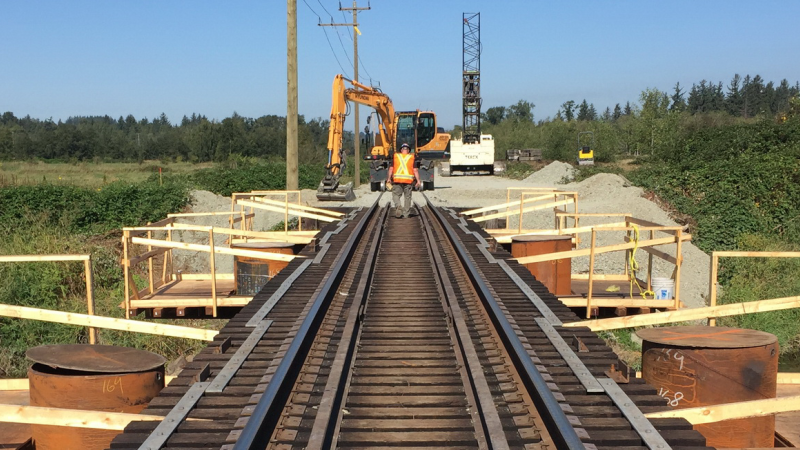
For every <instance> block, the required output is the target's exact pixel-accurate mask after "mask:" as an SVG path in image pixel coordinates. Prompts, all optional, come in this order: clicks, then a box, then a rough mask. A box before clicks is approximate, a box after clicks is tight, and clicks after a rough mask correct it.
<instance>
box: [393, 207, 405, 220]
mask: <svg viewBox="0 0 800 450" xmlns="http://www.w3.org/2000/svg"><path fill="white" fill-rule="evenodd" d="M402 215H403V211H402V210H401V209H400V207H397V208H395V209H394V218H395V219H399V218H400V217H401V216H402Z"/></svg>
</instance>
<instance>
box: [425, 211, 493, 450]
mask: <svg viewBox="0 0 800 450" xmlns="http://www.w3.org/2000/svg"><path fill="white" fill-rule="evenodd" d="M419 209H420V210H422V208H419ZM428 215H430V212H428V213H427V214H425V213H424V212H423V211H420V218H421V219H422V223H423V224H424V228H425V230H424V232H425V236H426V237H427V239H426V240H427V244H428V251H429V253H430V254H431V259H432V260H433V266H434V269H435V272H436V275H437V277H438V281H439V285H440V286H441V288H442V289H441V290H442V292H441V295H442V296H443V299H442V300H443V303H445V304H446V305H447V307H448V308H449V309H450V314H451V317H452V327H453V330H452V331H453V333H452V334H453V338H454V339H455V340H456V342H455V343H456V344H457V347H458V349H456V348H454V349H453V350H454V351H460V353H461V359H462V361H463V364H464V365H465V372H466V375H467V378H468V380H469V381H468V382H467V384H468V385H469V386H464V387H465V389H466V388H469V389H470V390H471V391H472V397H473V398H474V401H475V407H476V409H477V410H478V411H477V412H478V417H479V420H477V421H476V422H479V424H478V426H480V427H481V428H482V431H483V435H484V437H485V438H486V441H487V442H486V444H487V448H489V449H497V450H508V448H509V444H508V440H507V439H506V435H505V431H504V430H503V424H502V422H501V420H500V414H499V412H498V411H497V405H496V404H495V402H494V399H493V398H492V392H491V390H490V389H489V385H488V383H487V382H486V376H485V374H484V372H483V367H481V363H480V361H479V360H478V355H477V352H476V350H475V346H474V345H473V343H472V341H471V338H470V335H469V329H468V326H467V323H466V320H465V318H464V313H463V311H462V310H461V306H460V305H459V304H458V298H457V295H456V293H455V290H454V289H453V285H452V283H450V279H449V278H448V275H449V272H450V271H449V270H448V268H447V267H445V263H444V260H443V258H442V253H441V251H440V248H439V245H438V244H437V242H436V239H435V238H434V230H433V220H432V219H429V218H428V217H427V216H428ZM454 347H456V346H454Z"/></svg>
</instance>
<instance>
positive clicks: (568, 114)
mask: <svg viewBox="0 0 800 450" xmlns="http://www.w3.org/2000/svg"><path fill="white" fill-rule="evenodd" d="M561 110H562V111H564V119H566V120H567V122H570V121H571V120H572V119H574V118H575V101H574V100H568V101H566V102H564V103H562V104H561Z"/></svg>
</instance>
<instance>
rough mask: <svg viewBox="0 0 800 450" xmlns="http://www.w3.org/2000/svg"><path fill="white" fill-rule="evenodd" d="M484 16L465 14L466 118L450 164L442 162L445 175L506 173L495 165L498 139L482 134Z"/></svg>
mask: <svg viewBox="0 0 800 450" xmlns="http://www.w3.org/2000/svg"><path fill="white" fill-rule="evenodd" d="M480 25H481V14H480V13H475V14H471V13H464V15H463V23H462V26H463V59H462V62H463V71H462V94H463V95H462V116H463V131H462V134H461V138H460V139H454V140H452V141H451V142H450V161H449V163H447V162H445V163H442V169H441V174H442V176H450V175H454V174H462V175H479V174H488V175H494V174H495V173H499V172H502V171H503V170H505V163H504V162H502V161H498V162H495V155H494V138H493V137H492V136H491V135H490V134H481V81H480V80H481V56H480V52H481V50H480V49H481V37H480Z"/></svg>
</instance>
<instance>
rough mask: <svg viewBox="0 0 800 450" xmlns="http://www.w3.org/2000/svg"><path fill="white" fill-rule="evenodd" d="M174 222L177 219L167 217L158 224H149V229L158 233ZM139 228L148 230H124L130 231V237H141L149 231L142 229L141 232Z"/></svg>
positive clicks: (136, 228)
mask: <svg viewBox="0 0 800 450" xmlns="http://www.w3.org/2000/svg"><path fill="white" fill-rule="evenodd" d="M174 222H175V219H173V218H171V217H167V218H166V219H162V220H159V221H158V222H153V223H151V224H149V225H148V227H149V228H153V231H156V230H159V229H164V228H166V227H167V226H168V225H170V224H172V223H174ZM139 228H147V227H124V228H122V229H123V230H126V229H127V230H128V231H130V236H141V235H143V234H145V233H144V232H145V231H147V230H146V229H141V230H140V229H139Z"/></svg>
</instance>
